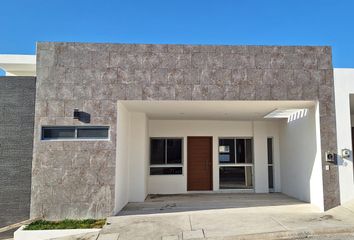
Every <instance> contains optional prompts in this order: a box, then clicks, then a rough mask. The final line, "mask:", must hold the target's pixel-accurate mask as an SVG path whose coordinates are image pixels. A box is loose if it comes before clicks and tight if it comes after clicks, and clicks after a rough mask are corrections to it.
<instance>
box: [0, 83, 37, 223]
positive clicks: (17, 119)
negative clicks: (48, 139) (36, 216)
mask: <svg viewBox="0 0 354 240" xmlns="http://www.w3.org/2000/svg"><path fill="white" fill-rule="evenodd" d="M35 90H36V79H35V78H34V77H0V227H2V226H6V225H10V224H13V223H17V222H20V221H23V220H27V219H29V214H30V199H31V171H32V150H33V125H34V98H35V94H36V93H35Z"/></svg>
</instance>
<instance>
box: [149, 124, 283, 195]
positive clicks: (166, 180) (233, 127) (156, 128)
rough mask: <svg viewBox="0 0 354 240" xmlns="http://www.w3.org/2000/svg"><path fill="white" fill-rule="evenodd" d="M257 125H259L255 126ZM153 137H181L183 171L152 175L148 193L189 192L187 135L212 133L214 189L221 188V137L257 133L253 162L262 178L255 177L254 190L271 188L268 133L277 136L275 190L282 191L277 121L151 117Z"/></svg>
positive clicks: (208, 134) (150, 130)
mask: <svg viewBox="0 0 354 240" xmlns="http://www.w3.org/2000/svg"><path fill="white" fill-rule="evenodd" d="M254 125H256V126H257V127H256V128H255V129H254ZM149 136H150V137H182V138H183V139H184V141H183V145H184V146H183V149H184V152H183V161H184V168H183V175H179V176H167V175H166V176H149V177H148V193H151V194H170V193H186V192H187V174H186V173H187V151H186V149H187V136H212V137H213V190H214V191H218V190H219V169H218V166H219V165H218V138H219V137H254V151H261V152H255V154H254V156H255V159H254V162H255V163H256V164H257V166H256V168H257V172H258V173H259V176H260V178H257V179H256V182H254V184H255V191H256V192H268V175H267V174H268V165H267V164H264V159H265V163H267V157H266V156H267V148H266V143H267V137H274V139H275V141H274V162H275V177H274V178H275V179H274V180H275V181H274V182H275V183H274V184H275V190H276V191H280V177H279V176H280V174H279V146H278V144H279V141H278V121H264V122H257V123H255V124H254V123H253V122H252V121H206V120H149Z"/></svg>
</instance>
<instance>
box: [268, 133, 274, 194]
mask: <svg viewBox="0 0 354 240" xmlns="http://www.w3.org/2000/svg"><path fill="white" fill-rule="evenodd" d="M267 150H268V187H269V191H273V189H274V174H273V173H274V169H273V138H267Z"/></svg>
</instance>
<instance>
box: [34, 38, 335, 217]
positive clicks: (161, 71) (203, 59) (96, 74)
mask: <svg viewBox="0 0 354 240" xmlns="http://www.w3.org/2000/svg"><path fill="white" fill-rule="evenodd" d="M124 99H127V100H319V102H320V114H321V118H320V122H321V136H322V150H323V151H325V150H333V151H335V150H336V139H335V134H336V132H335V131H336V130H335V116H334V113H335V109H334V91H333V70H332V56H331V48H330V47H279V46H275V47H271V46H269V47H268V46H267V47H265V46H191V45H145V44H81V43H38V44H37V101H36V119H35V120H36V122H35V141H34V167H33V178H32V182H33V189H32V190H33V191H32V208H31V213H32V216H38V215H43V216H45V217H47V218H63V217H72V216H75V217H77V216H80V217H101V216H106V215H109V214H111V213H112V210H113V204H114V179H115V170H114V169H115V156H116V151H115V144H116V139H115V137H116V119H117V116H116V102H117V100H124ZM74 108H79V109H81V110H83V111H86V112H88V113H90V114H91V118H92V122H91V124H93V125H94V124H104V125H110V126H111V141H110V142H40V141H39V139H40V127H41V125H65V124H70V125H71V124H75V125H76V124H82V123H80V122H77V121H76V120H75V121H74V120H73V119H72V114H73V109H74ZM118 167H119V166H118ZM324 188H325V190H324V192H325V199H326V200H325V206H326V208H330V207H333V206H336V205H338V204H339V193H338V191H339V190H338V189H339V188H338V170H337V168H336V167H335V166H334V167H332V168H331V170H330V171H324Z"/></svg>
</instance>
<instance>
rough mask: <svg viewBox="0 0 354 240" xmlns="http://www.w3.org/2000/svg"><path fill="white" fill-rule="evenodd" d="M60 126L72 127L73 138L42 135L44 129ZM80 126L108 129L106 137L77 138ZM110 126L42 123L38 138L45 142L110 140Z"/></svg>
mask: <svg viewBox="0 0 354 240" xmlns="http://www.w3.org/2000/svg"><path fill="white" fill-rule="evenodd" d="M60 128H64V129H65V128H67V129H69V128H74V131H75V133H74V138H45V137H44V130H45V129H60ZM80 128H101V129H107V131H108V136H107V138H78V137H77V132H78V129H80ZM110 130H111V128H110V126H107V125H99V126H97V125H95V126H87V125H78V126H72V125H70V126H68V125H66V126H63V125H57V126H55V125H50V126H46V125H43V126H41V135H40V140H41V141H45V142H48V141H52V142H70V141H75V142H78V141H110V139H111V131H110Z"/></svg>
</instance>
